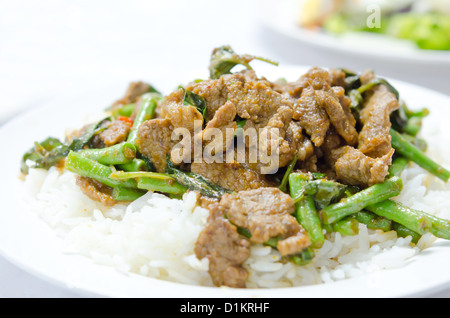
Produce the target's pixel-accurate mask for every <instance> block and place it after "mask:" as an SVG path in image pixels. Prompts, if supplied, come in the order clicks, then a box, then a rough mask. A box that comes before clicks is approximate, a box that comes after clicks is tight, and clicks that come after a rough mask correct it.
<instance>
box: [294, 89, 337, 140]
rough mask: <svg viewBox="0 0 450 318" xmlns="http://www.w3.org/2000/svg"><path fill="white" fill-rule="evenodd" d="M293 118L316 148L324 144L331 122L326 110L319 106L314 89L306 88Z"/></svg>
mask: <svg viewBox="0 0 450 318" xmlns="http://www.w3.org/2000/svg"><path fill="white" fill-rule="evenodd" d="M292 117H293V118H294V119H295V120H298V121H299V122H300V124H301V126H302V127H303V129H305V131H306V133H307V134H308V135H309V136H310V138H311V141H312V142H313V143H314V145H315V146H316V147H320V146H321V145H322V144H323V141H324V139H325V136H326V133H327V131H328V128H329V127H330V120H329V118H328V115H327V112H326V111H325V109H323V108H322V107H321V106H320V105H319V104H318V102H317V99H316V94H315V91H314V89H313V88H312V87H308V88H306V89H305V90H304V91H303V93H302V95H301V97H300V98H299V99H298V100H297V102H296V103H295V104H294V114H293V116H292Z"/></svg>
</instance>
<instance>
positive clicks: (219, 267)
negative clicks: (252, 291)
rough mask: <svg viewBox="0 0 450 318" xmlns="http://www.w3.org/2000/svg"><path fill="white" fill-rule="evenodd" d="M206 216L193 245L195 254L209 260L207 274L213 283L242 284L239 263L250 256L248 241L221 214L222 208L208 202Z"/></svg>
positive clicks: (246, 273) (223, 284) (242, 279)
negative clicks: (208, 211) (204, 225)
mask: <svg viewBox="0 0 450 318" xmlns="http://www.w3.org/2000/svg"><path fill="white" fill-rule="evenodd" d="M208 209H209V210H210V216H209V218H208V222H207V225H206V227H205V229H204V230H203V231H202V232H201V233H200V235H199V237H198V239H197V242H196V245H195V254H196V256H197V258H199V259H202V258H205V257H206V258H207V259H208V260H209V274H210V276H211V279H212V281H213V283H214V285H216V286H228V287H235V288H245V287H246V281H247V277H248V272H247V271H246V270H245V269H244V268H243V267H242V264H244V262H245V261H246V260H247V259H248V258H249V256H250V242H249V241H248V240H247V239H245V238H243V237H241V236H240V235H239V234H238V232H237V228H236V226H235V225H233V224H231V223H230V222H229V221H228V220H227V219H225V218H224V215H223V208H222V207H221V206H220V205H219V204H217V203H212V204H210V205H209V206H208Z"/></svg>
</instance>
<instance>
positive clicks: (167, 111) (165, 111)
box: [161, 89, 203, 135]
mask: <svg viewBox="0 0 450 318" xmlns="http://www.w3.org/2000/svg"><path fill="white" fill-rule="evenodd" d="M183 99H184V91H183V90H182V89H178V90H176V91H174V92H172V93H170V94H169V95H168V96H166V97H165V98H164V101H163V103H162V105H161V117H162V118H167V119H170V121H171V123H172V125H173V127H174V128H186V129H187V130H189V132H191V135H193V133H194V130H195V129H196V128H197V127H199V128H200V129H202V127H203V116H202V114H201V113H200V112H199V111H198V110H197V109H196V108H195V107H194V106H190V105H184V103H183ZM196 125H197V126H196Z"/></svg>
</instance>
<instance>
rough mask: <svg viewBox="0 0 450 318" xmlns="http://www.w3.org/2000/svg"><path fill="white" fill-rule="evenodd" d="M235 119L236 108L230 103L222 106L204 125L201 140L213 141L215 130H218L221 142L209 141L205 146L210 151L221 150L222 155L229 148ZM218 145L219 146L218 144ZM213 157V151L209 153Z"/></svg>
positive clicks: (235, 126) (235, 125) (234, 127)
mask: <svg viewBox="0 0 450 318" xmlns="http://www.w3.org/2000/svg"><path fill="white" fill-rule="evenodd" d="M235 117H236V106H235V105H234V104H233V103H232V102H226V103H225V104H223V105H222V106H221V107H220V108H219V109H218V110H217V111H216V113H215V114H214V117H213V118H212V119H211V120H210V121H209V122H208V123H207V124H206V127H205V129H204V130H203V131H202V137H203V140H209V139H214V137H213V136H215V133H216V132H217V131H216V130H217V129H218V130H220V132H221V136H222V140H211V141H210V142H208V143H207V146H208V147H209V148H211V149H219V148H220V149H221V152H222V153H224V152H226V150H227V149H228V148H229V147H230V145H231V144H232V142H233V136H234V132H235V130H236V128H237V124H236V122H235V121H234V118H235ZM218 143H220V144H218ZM211 154H212V155H214V154H215V151H211Z"/></svg>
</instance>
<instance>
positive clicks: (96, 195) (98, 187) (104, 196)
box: [75, 175, 117, 206]
mask: <svg viewBox="0 0 450 318" xmlns="http://www.w3.org/2000/svg"><path fill="white" fill-rule="evenodd" d="M75 182H76V184H77V185H78V186H79V187H80V189H81V191H82V192H83V193H84V194H86V195H87V196H88V197H89V198H91V199H92V200H94V201H98V202H100V203H102V204H104V205H107V206H113V205H115V204H116V203H117V201H116V200H114V199H113V198H112V192H113V189H112V188H111V187H108V186H107V185H105V184H103V183H101V182H99V181H97V180H95V179H92V178H88V177H83V176H79V175H77V176H76V178H75Z"/></svg>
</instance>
